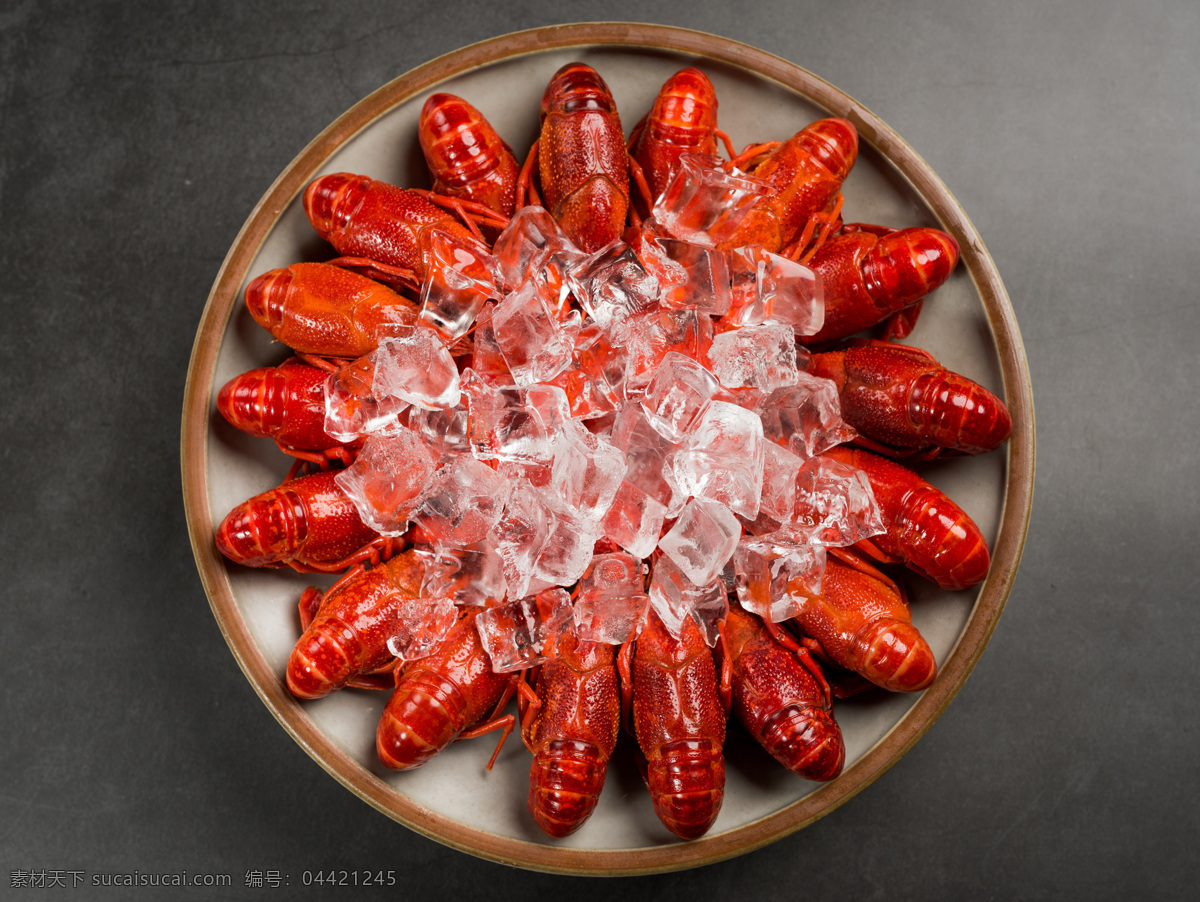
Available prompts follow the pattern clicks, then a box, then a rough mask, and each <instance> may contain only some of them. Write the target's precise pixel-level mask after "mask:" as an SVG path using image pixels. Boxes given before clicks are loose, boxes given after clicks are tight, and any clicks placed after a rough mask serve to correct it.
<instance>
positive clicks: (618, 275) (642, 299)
mask: <svg viewBox="0 0 1200 902" xmlns="http://www.w3.org/2000/svg"><path fill="white" fill-rule="evenodd" d="M567 281H568V283H569V284H570V286H571V290H572V291H573V292H574V293H575V297H576V298H577V299H578V300H579V302H580V303H581V304H582V305H583V307H584V309H585V310H586V311H587V312H588V315H589V316H591V318H592V319H593V320H595V321H596V323H597V324H598V325H599V326H600V327H601V328H602V329H604V330H606V331H610V330H612V329H613V328H614V327H615V326H616V325H617V324H618V323H621V322H624V321H625V320H626V319H628V318H629V317H631V316H634V315H635V314H638V313H641V312H643V311H645V310H648V309H650V308H652V307H655V306H657V304H658V293H659V284H658V279H656V278H655V277H654V276H653V275H651V274H650V273H648V272H646V269H645V267H643V266H642V263H641V261H640V260H639V259H638V257H637V254H635V253H634V252H633V249H632V248H630V247H629V245H627V244H625V243H624V242H621V241H617V242H614V243H612V244H610V245H608V246H607V247H603V248H601V249H600V250H598V251H596V252H595V253H594V254H592V255H591V256H589V257H586V258H585V259H583V260H582V261H580V262H579V263H578V264H576V265H575V266H572V267H571V268H570V269H569V270H568V271H567Z"/></svg>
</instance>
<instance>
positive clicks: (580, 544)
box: [533, 492, 601, 586]
mask: <svg viewBox="0 0 1200 902" xmlns="http://www.w3.org/2000/svg"><path fill="white" fill-rule="evenodd" d="M543 498H545V500H546V502H547V504H546V508H547V510H548V511H549V512H550V516H549V519H548V521H547V534H546V541H545V542H544V543H543V544H542V547H541V551H540V552H539V553H538V555H537V558H536V559H535V560H534V565H533V566H534V569H533V576H534V578H536V579H540V580H542V581H543V582H545V583H548V584H550V585H553V586H571V585H574V584H575V583H576V582H578V581H579V577H581V576H583V573H584V571H585V570H586V569H587V567H588V564H590V563H591V562H592V552H593V549H594V548H595V546H596V540H597V539H598V538H600V532H601V526H600V523H599V522H598V521H596V520H592V519H590V518H589V517H587V516H585V515H584V514H582V513H581V512H580V511H577V510H572V509H571V508H568V507H567V506H566V505H565V504H563V503H562V501H561V499H559V498H558V497H557V496H556V495H554V494H552V493H550V492H546V493H544V494H543Z"/></svg>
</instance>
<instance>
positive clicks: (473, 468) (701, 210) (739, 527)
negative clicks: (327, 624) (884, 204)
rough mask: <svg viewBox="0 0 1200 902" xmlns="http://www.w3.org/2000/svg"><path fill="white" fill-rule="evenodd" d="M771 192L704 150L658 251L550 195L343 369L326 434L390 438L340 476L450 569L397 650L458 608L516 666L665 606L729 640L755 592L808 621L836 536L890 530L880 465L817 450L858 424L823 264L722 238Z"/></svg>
mask: <svg viewBox="0 0 1200 902" xmlns="http://www.w3.org/2000/svg"><path fill="white" fill-rule="evenodd" d="M764 191H765V188H764V186H763V185H762V183H760V182H758V181H756V180H755V179H753V178H751V177H749V176H747V175H745V174H742V173H739V172H737V171H736V170H735V171H733V172H727V171H725V170H724V169H723V168H722V167H721V165H720V160H718V159H717V158H716V157H705V156H699V155H691V156H685V157H684V159H683V161H682V165H681V167H680V172H679V174H678V176H677V177H676V178H675V180H674V181H673V182H672V184H671V185H670V187H669V188H668V189H667V190H666V191H665V192H664V193H663V195H662V196H661V197H660V198H659V199H658V201H657V202H656V204H655V206H654V208H653V210H652V214H651V216H650V218H649V219H647V220H646V221H645V223H644V224H643V227H642V228H641V230H640V232H639V233H638V234H636V235H629V234H627V235H626V236H625V237H627V238H631V239H632V240H633V241H634V245H633V246H630V245H628V244H626V243H624V242H623V241H616V242H614V243H613V244H611V245H610V246H608V247H606V248H603V249H602V250H600V251H598V252H596V253H594V254H590V255H589V254H585V253H583V252H582V251H580V250H579V249H578V248H577V247H575V246H574V245H573V244H572V243H571V242H570V241H569V240H568V239H567V238H566V237H565V236H564V235H563V233H562V232H561V231H560V230H559V229H558V227H557V225H556V224H555V222H554V220H553V219H552V218H551V216H550V215H549V214H548V213H547V212H546V211H545V210H543V209H541V208H540V207H536V206H531V207H526V208H524V209H522V210H520V211H518V212H517V214H516V215H515V216H514V217H513V219H512V222H511V224H510V225H509V226H508V227H507V228H506V229H505V231H504V232H503V234H501V235H500V236H499V238H498V239H497V240H496V242H495V243H494V246H493V248H492V249H491V251H489V250H488V249H487V248H486V247H485V246H484V245H482V244H478V245H473V244H471V243H469V242H463V241H461V240H457V239H454V240H452V239H449V238H448V237H442V236H438V239H437V241H436V242H435V246H434V256H435V258H436V259H437V261H438V262H437V265H435V266H432V267H430V269H431V271H430V273H429V275H428V276H427V277H426V279H425V283H424V285H423V287H422V292H421V309H420V317H419V322H418V325H417V326H416V327H415V328H410V329H408V330H404V331H401V332H399V333H397V334H394V335H392V336H390V337H388V338H386V339H384V340H383V341H381V342H380V345H379V348H378V350H376V351H375V352H373V353H372V354H371V355H369V356H368V357H367V358H364V359H362V360H358V361H355V362H353V363H351V364H349V365H348V366H346V367H344V368H343V369H342V370H341V371H339V372H337V373H334V374H333V375H331V376H330V378H329V380H328V382H327V385H326V426H327V429H328V430H329V431H330V432H331V433H332V434H334V435H337V436H339V437H341V438H343V440H347V441H348V440H351V439H353V438H359V437H363V438H365V443H364V444H363V447H362V452H361V453H360V454H359V456H358V458H357V459H356V461H355V462H354V464H353V465H351V466H350V467H348V468H347V469H346V470H344V471H342V472H341V473H339V474H338V476H337V481H338V483H339V485H341V487H342V488H343V489H344V490H345V491H346V492H347V493H348V494H349V495H350V497H351V498H353V499H354V503H355V504H356V506H357V507H358V509H359V511H360V513H361V514H362V516H363V518H364V519H365V520H366V521H367V522H368V523H370V524H371V525H372V526H373V527H374V528H375V529H377V530H378V531H379V532H380V533H383V534H385V535H393V536H396V535H402V534H405V533H409V532H410V530H411V536H410V537H411V538H412V539H413V541H414V545H415V547H416V548H417V549H418V554H419V555H420V556H421V558H422V560H423V561H424V563H425V583H424V586H423V588H422V592H421V599H422V603H421V604H414V605H412V606H411V622H406V623H405V624H404V625H403V628H402V630H401V632H400V633H399V634H398V635H397V636H396V637H394V638H393V640H392V642H391V643H390V645H391V647H392V651H393V652H394V653H395V654H397V655H398V656H399V657H401V658H404V659H408V660H411V659H415V658H418V657H421V656H423V655H426V654H428V653H429V651H430V650H431V649H432V647H433V646H434V645H435V644H436V642H437V641H438V640H439V639H440V638H441V637H442V636H444V635H445V633H446V632H447V631H448V630H449V627H450V625H451V624H452V623H453V619H454V618H453V616H452V615H453V610H454V607H453V606H454V605H458V606H462V605H481V606H484V607H486V610H485V611H484V613H482V614H481V615H480V616H479V617H478V620H477V622H478V624H479V630H480V634H481V637H482V639H483V642H484V644H485V646H486V648H487V649H488V652H489V653H490V655H491V658H492V664H493V667H494V668H495V669H496V670H497V671H511V670H517V669H520V668H524V667H529V666H533V665H535V664H538V663H541V662H543V661H545V660H547V659H549V658H550V657H552V656H553V654H554V645H555V639H556V638H557V636H558V635H560V634H561V633H562V631H563V630H565V629H568V628H569V629H572V630H573V631H574V632H575V633H576V634H577V635H578V636H579V637H581V638H584V639H589V640H592V641H597V642H607V643H613V644H619V643H623V642H625V641H627V640H629V639H630V638H632V637H634V636H635V635H636V634H637V632H638V631H639V630H640V628H641V625H642V624H643V623H644V620H645V617H646V614H647V609H648V608H653V609H654V611H655V612H656V613H657V615H658V616H659V617H660V618H661V619H662V621H663V623H664V624H665V625H666V627H667V628H668V630H670V631H671V632H673V633H674V634H676V635H678V634H679V631H680V629H681V628H682V625H683V624H684V622H685V621H686V620H687V619H688V618H692V619H693V620H695V622H696V623H697V624H698V625H699V626H700V628H701V630H702V632H703V633H704V634H705V636H706V638H707V639H708V641H709V643H710V644H712V643H713V642H714V641H715V637H716V625H717V623H719V621H720V620H721V619H722V618H723V617H724V615H725V612H726V605H727V603H728V601H727V599H728V598H729V594H730V592H731V591H734V592H736V597H737V599H738V602H739V603H740V604H741V605H742V606H743V607H744V608H746V609H747V610H749V611H752V612H754V613H756V614H759V615H761V616H763V617H766V618H769V619H771V620H774V621H781V620H785V619H787V618H789V617H792V616H794V615H795V613H796V604H797V603H798V599H799V598H801V597H802V596H803V594H804V593H805V592H817V591H819V589H820V581H821V574H822V572H823V568H824V563H825V549H826V547H828V546H843V545H849V544H853V543H854V542H857V541H859V540H861V539H864V538H867V537H869V536H872V535H875V534H877V533H880V532H882V531H883V527H882V524H881V522H880V518H879V512H878V509H877V507H876V505H875V499H874V498H873V496H872V494H871V489H870V486H869V484H868V483H867V480H866V478H865V476H864V475H863V474H862V473H861V472H859V471H857V470H855V469H854V468H851V467H847V466H845V465H843V464H839V463H836V462H833V461H829V460H825V459H823V458H821V457H818V456H817V455H819V454H820V452H822V451H823V450H825V449H827V448H829V447H831V446H833V445H836V444H838V443H840V442H844V441H847V440H849V439H851V438H853V437H854V432H853V431H852V430H851V429H850V428H849V427H848V426H846V425H845V424H844V423H843V422H842V420H841V416H840V408H839V404H838V397H837V392H836V390H835V388H834V385H833V383H832V382H830V381H829V380H826V379H821V378H817V377H815V376H812V375H810V374H808V373H807V372H805V369H804V366H805V363H806V362H807V354H806V353H805V352H804V351H803V350H802V349H801V350H798V349H797V345H796V336H797V335H811V334H814V333H815V332H816V331H817V330H819V329H820V327H821V324H822V321H823V318H824V310H823V298H822V288H821V284H820V280H819V279H818V278H817V277H816V275H815V274H814V273H813V271H812V270H811V269H809V268H808V267H806V266H802V265H800V264H798V263H796V262H793V261H792V260H789V259H786V258H784V257H781V256H779V255H776V254H773V253H770V252H768V251H766V250H764V249H763V248H761V247H757V246H753V247H740V248H736V249H733V250H730V251H727V250H723V249H720V248H719V247H718V246H719V245H720V244H721V242H722V241H723V240H724V239H726V238H728V237H729V236H730V235H731V234H732V233H733V231H734V229H736V227H737V225H738V224H739V223H740V222H741V220H742V218H743V217H744V216H745V215H746V213H747V212H748V211H749V210H750V209H752V208H753V206H754V204H755V203H756V202H757V201H758V200H759V198H760V197H762V196H763V194H764ZM452 349H453V350H452ZM463 349H469V350H463ZM456 356H457V357H458V358H459V359H456ZM460 366H461V367H462V368H461V369H460Z"/></svg>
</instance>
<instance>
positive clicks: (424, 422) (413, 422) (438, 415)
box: [408, 406, 471, 455]
mask: <svg viewBox="0 0 1200 902" xmlns="http://www.w3.org/2000/svg"><path fill="white" fill-rule="evenodd" d="M408 428H409V429H412V430H413V431H414V432H416V433H418V434H419V435H420V436H421V438H422V439H424V441H425V444H427V445H428V446H429V447H430V448H432V449H434V450H435V451H437V452H438V453H439V454H443V455H444V454H453V453H459V454H462V453H467V452H469V451H470V450H471V442H470V440H469V438H468V435H467V410H466V408H465V407H461V406H460V407H456V408H454V409H453V410H438V409H432V410H429V409H425V408H420V407H414V408H413V409H412V410H411V411H410V412H409V415H408Z"/></svg>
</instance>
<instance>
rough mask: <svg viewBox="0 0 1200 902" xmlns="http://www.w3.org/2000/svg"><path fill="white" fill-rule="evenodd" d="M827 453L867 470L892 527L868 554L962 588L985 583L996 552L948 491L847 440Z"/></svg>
mask: <svg viewBox="0 0 1200 902" xmlns="http://www.w3.org/2000/svg"><path fill="white" fill-rule="evenodd" d="M823 456H824V457H828V458H831V459H833V460H837V461H841V462H842V463H846V464H850V465H851V466H853V467H856V468H858V469H859V470H862V471H863V472H864V473H866V474H867V479H868V480H869V481H870V483H871V491H872V492H873V493H874V494H875V500H876V501H877V502H878V503H879V512H880V515H881V516H882V518H883V524H884V526H885V527H887V531H886V532H884V533H882V534H880V535H877V536H874V537H873V538H871V539H870V540H869V546H870V547H867V546H864V550H867V551H868V553H870V551H872V550H876V551H877V552H878V553H879V555H880V556H881V559H883V560H888V561H902V562H903V563H904V564H906V565H907V566H908V567H909V569H911V570H914V571H916V572H917V573H919V574H921V575H922V576H924V577H926V578H927V579H931V580H933V581H934V582H935V583H937V584H938V585H939V586H941V587H942V588H943V589H948V590H951V591H956V590H958V589H967V588H970V587H971V586H974V585H976V584H978V583H981V582H983V579H984V577H986V576H987V572H988V567H989V566H990V563H991V557H990V555H989V554H988V547H987V542H986V541H985V540H984V538H983V533H982V532H980V530H979V527H978V526H976V525H975V521H974V520H972V519H971V518H970V517H969V516H968V515H967V513H966V512H965V511H964V510H963V509H962V508H961V507H959V506H958V505H957V504H955V503H954V502H953V501H951V500H950V498H949V497H948V496H947V495H946V493H945V492H943V491H941V490H940V489H938V488H936V487H935V486H933V485H931V484H930V483H928V482H926V481H925V480H924V479H922V478H921V477H920V476H918V475H917V474H916V473H914V472H913V471H912V470H910V469H908V468H907V467H903V466H901V465H900V464H898V463H896V462H895V461H891V460H888V459H887V458H884V457H880V456H879V455H877V454H872V453H871V452H869V451H863V450H861V449H858V448H847V447H845V446H844V445H843V446H839V447H836V448H831V449H829V450H828V451H826V452H824V454H823Z"/></svg>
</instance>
